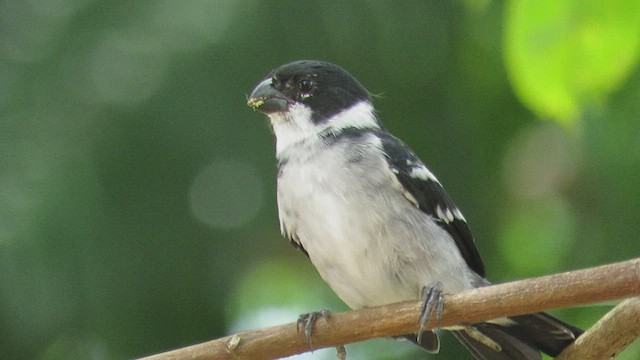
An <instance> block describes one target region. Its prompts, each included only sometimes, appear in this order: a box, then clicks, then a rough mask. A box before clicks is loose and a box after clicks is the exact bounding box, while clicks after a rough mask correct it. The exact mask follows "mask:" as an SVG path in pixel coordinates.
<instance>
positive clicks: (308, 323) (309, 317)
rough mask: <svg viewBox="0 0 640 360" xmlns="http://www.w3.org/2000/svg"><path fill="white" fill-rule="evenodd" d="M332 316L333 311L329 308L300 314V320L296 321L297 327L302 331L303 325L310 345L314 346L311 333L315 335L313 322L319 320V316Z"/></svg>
mask: <svg viewBox="0 0 640 360" xmlns="http://www.w3.org/2000/svg"><path fill="white" fill-rule="evenodd" d="M329 316H331V311H329V309H322V310H320V311H313V312H310V313H306V314H301V315H300V316H298V321H297V322H296V329H297V330H298V332H300V326H303V329H304V337H306V338H307V342H308V343H309V347H313V345H312V344H311V335H313V324H315V323H316V321H318V318H325V319H326V318H328V317H329Z"/></svg>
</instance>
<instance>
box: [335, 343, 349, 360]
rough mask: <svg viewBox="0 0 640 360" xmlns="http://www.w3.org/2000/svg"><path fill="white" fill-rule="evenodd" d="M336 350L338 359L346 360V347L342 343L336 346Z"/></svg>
mask: <svg viewBox="0 0 640 360" xmlns="http://www.w3.org/2000/svg"><path fill="white" fill-rule="evenodd" d="M336 352H337V353H338V360H347V349H346V348H345V347H344V345H340V346H338V347H337V348H336Z"/></svg>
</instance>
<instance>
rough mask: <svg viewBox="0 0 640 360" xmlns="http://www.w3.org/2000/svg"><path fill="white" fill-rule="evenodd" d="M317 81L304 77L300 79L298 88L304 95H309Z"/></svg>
mask: <svg viewBox="0 0 640 360" xmlns="http://www.w3.org/2000/svg"><path fill="white" fill-rule="evenodd" d="M314 85H315V83H314V82H313V80H311V79H302V80H300V81H298V90H300V92H301V93H302V94H304V95H308V94H309V93H310V92H311V90H313V86H314Z"/></svg>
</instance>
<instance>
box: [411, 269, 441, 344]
mask: <svg viewBox="0 0 640 360" xmlns="http://www.w3.org/2000/svg"><path fill="white" fill-rule="evenodd" d="M421 297H422V306H421V307H420V319H419V320H418V324H420V327H419V328H418V334H417V340H418V343H420V341H421V340H422V334H424V331H425V329H426V327H427V324H428V323H429V319H431V317H432V316H433V315H435V320H436V323H435V325H436V326H438V324H439V323H440V320H441V319H442V311H443V309H444V288H443V285H442V283H441V282H440V281H436V282H435V283H433V284H430V285H428V286H425V287H423V288H422V296H421ZM434 309H435V314H433V310H434Z"/></svg>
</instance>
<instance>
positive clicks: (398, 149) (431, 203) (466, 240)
mask: <svg viewBox="0 0 640 360" xmlns="http://www.w3.org/2000/svg"><path fill="white" fill-rule="evenodd" d="M377 135H378V136H379V137H380V138H381V140H382V146H383V149H384V152H385V153H386V155H387V160H388V162H389V167H390V169H391V171H392V172H393V173H394V174H395V175H396V178H397V179H398V181H399V182H400V184H401V185H402V186H403V187H404V189H405V190H406V191H407V193H408V194H406V196H407V198H408V199H409V201H411V202H412V203H413V204H414V205H415V206H417V207H418V208H419V209H420V210H422V211H424V212H425V213H426V214H428V215H430V216H431V217H433V218H434V219H435V220H436V221H437V223H438V224H439V225H440V226H441V227H442V228H443V229H445V230H446V231H447V232H448V233H449V234H450V235H451V237H452V238H453V240H454V241H455V242H456V245H457V246H458V249H460V253H461V254H462V257H463V258H464V260H465V261H466V262H467V265H469V267H470V268H471V269H472V270H473V271H475V272H476V273H477V274H478V275H480V276H482V277H484V276H485V273H484V264H483V262H482V259H481V258H480V254H479V253H478V249H477V248H476V246H475V243H474V241H473V235H471V231H470V230H469V226H468V225H467V222H466V220H465V219H464V217H463V216H462V213H461V212H460V210H458V208H457V207H456V205H455V204H454V203H453V201H452V200H451V198H450V197H449V195H448V194H447V192H446V191H445V190H444V188H443V187H442V185H441V184H440V182H438V180H437V179H436V178H435V176H433V174H431V172H430V171H429V170H428V169H427V168H426V167H425V166H424V164H423V163H422V161H420V159H418V157H417V156H416V155H415V154H414V153H413V151H411V149H409V147H407V146H406V145H405V144H404V143H402V141H400V140H399V139H397V138H395V137H393V136H392V135H390V134H389V133H386V132H381V133H378V134H377Z"/></svg>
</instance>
